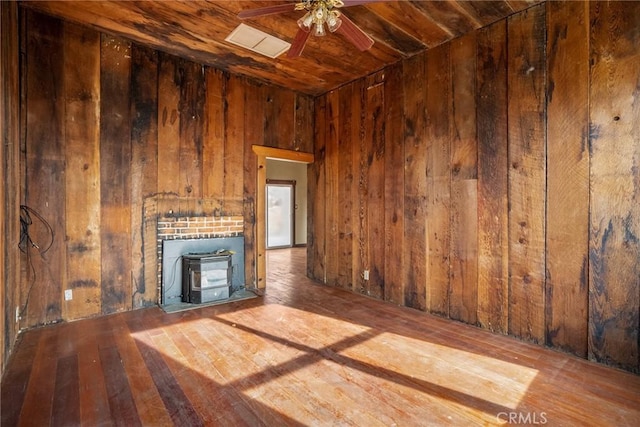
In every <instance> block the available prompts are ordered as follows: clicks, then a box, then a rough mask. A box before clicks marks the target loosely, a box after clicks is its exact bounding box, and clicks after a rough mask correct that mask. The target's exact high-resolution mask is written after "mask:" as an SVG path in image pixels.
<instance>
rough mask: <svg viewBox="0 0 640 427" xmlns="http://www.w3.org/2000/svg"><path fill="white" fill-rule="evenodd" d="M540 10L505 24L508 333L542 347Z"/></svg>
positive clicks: (543, 42)
mask: <svg viewBox="0 0 640 427" xmlns="http://www.w3.org/2000/svg"><path fill="white" fill-rule="evenodd" d="M545 18H546V15H545V6H544V5H540V6H534V7H532V8H530V9H527V10H526V11H524V12H522V13H520V14H517V15H513V16H512V17H510V18H509V19H508V24H507V30H508V66H507V67H508V85H509V86H508V87H509V100H508V136H509V142H508V143H509V148H508V149H509V154H508V155H509V333H510V334H513V335H514V336H517V337H520V338H524V339H528V340H532V341H535V342H539V343H542V342H544V337H545V334H544V331H545V318H544V313H545V309H544V304H545V296H544V291H545V185H546V152H545V148H546V147H545V141H546V136H545V133H546V132H545V123H544V120H545V117H546V105H545V104H546V100H545V57H544V54H545V47H546V40H545V36H546V28H545Z"/></svg>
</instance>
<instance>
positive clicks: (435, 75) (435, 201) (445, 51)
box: [425, 44, 451, 316]
mask: <svg viewBox="0 0 640 427" xmlns="http://www.w3.org/2000/svg"><path fill="white" fill-rule="evenodd" d="M449 47H450V44H445V45H441V46H438V47H436V48H434V49H432V50H430V51H428V52H427V65H426V85H427V98H426V108H427V126H426V157H427V160H426V162H427V168H426V176H427V183H426V185H427V198H426V206H425V209H426V211H425V216H426V222H427V225H426V232H427V251H426V256H427V307H428V310H429V311H431V312H433V313H437V314H441V315H443V316H448V315H449V248H450V242H451V228H450V222H449V220H450V218H449V215H450V210H451V200H450V198H451V173H450V168H449V164H450V161H451V139H450V136H451V134H450V129H449V126H450V116H449V113H450V111H451V70H450V56H449Z"/></svg>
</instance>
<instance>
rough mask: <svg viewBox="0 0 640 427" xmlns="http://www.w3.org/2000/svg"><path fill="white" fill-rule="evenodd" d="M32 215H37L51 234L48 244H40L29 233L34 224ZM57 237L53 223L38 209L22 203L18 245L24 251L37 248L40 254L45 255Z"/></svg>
mask: <svg viewBox="0 0 640 427" xmlns="http://www.w3.org/2000/svg"><path fill="white" fill-rule="evenodd" d="M31 215H33V216H35V217H36V218H37V219H38V220H39V221H40V222H41V223H42V224H43V225H44V226H45V228H46V230H47V234H48V235H49V237H48V239H47V244H46V245H45V246H44V247H42V246H40V245H38V244H37V243H36V242H35V241H34V240H33V239H32V238H31V235H30V234H29V227H30V226H31V225H33V219H32V218H31ZM54 238H55V234H54V232H53V228H52V227H51V224H49V223H48V222H47V220H46V219H44V218H43V217H42V215H40V214H39V213H38V212H37V211H35V210H34V209H32V208H30V207H29V206H26V205H20V242H19V243H18V247H19V248H20V251H22V253H24V254H26V253H27V251H28V249H29V248H35V249H37V250H38V252H40V255H42V256H44V254H46V253H47V251H48V250H49V249H51V246H52V245H53V240H54Z"/></svg>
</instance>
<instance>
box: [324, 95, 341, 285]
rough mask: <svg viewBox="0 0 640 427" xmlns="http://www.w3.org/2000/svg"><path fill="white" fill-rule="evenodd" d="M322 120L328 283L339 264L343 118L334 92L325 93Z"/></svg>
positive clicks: (335, 277)
mask: <svg viewBox="0 0 640 427" xmlns="http://www.w3.org/2000/svg"><path fill="white" fill-rule="evenodd" d="M326 100H327V102H326V107H325V114H326V115H325V117H326V118H325V123H326V126H327V134H326V135H327V136H326V139H325V145H324V172H325V203H324V205H325V221H326V222H325V225H326V226H325V231H324V233H325V237H324V239H325V247H326V248H327V249H328V250H327V251H326V254H325V280H326V283H327V284H329V285H332V286H335V285H337V284H338V265H339V261H338V258H339V254H338V247H339V238H338V229H339V224H338V222H339V220H340V216H341V215H340V210H339V200H338V188H339V184H338V177H339V176H340V175H339V169H338V164H339V162H338V154H339V151H338V144H339V142H338V138H339V133H340V123H341V122H342V120H343V119H344V118H343V117H341V114H340V96H339V92H338V91H332V92H329V93H328V94H327V95H326Z"/></svg>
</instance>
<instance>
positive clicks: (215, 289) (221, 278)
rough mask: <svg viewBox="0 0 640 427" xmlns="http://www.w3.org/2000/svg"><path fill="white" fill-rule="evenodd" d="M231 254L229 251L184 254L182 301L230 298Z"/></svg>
mask: <svg viewBox="0 0 640 427" xmlns="http://www.w3.org/2000/svg"><path fill="white" fill-rule="evenodd" d="M231 256H232V253H231V252H229V251H217V252H211V253H204V254H188V255H183V256H182V301H183V302H188V303H192V304H201V303H206V302H212V301H218V300H224V299H227V298H229V295H230V293H231V278H232V276H233V267H232V263H231Z"/></svg>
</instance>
